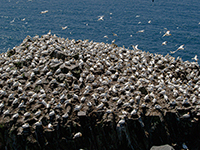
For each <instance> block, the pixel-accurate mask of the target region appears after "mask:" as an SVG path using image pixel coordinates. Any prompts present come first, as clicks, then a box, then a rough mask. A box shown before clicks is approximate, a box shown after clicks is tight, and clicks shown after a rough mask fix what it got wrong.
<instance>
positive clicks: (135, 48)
mask: <svg viewBox="0 0 200 150" xmlns="http://www.w3.org/2000/svg"><path fill="white" fill-rule="evenodd" d="M131 46H132V47H133V49H134V50H136V51H137V50H139V49H138V44H137V45H135V46H134V45H131Z"/></svg>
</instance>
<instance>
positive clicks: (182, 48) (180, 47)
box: [170, 44, 184, 54]
mask: <svg viewBox="0 0 200 150" xmlns="http://www.w3.org/2000/svg"><path fill="white" fill-rule="evenodd" d="M183 46H184V44H183V45H181V46H179V48H178V49H177V50H175V51H170V53H172V54H174V53H176V52H177V51H178V50H184V47H183Z"/></svg>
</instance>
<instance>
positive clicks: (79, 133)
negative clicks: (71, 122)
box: [73, 132, 82, 139]
mask: <svg viewBox="0 0 200 150" xmlns="http://www.w3.org/2000/svg"><path fill="white" fill-rule="evenodd" d="M79 137H82V133H81V132H78V133H76V134H74V136H73V139H76V138H79Z"/></svg>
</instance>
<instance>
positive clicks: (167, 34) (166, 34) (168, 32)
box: [162, 30, 171, 37]
mask: <svg viewBox="0 0 200 150" xmlns="http://www.w3.org/2000/svg"><path fill="white" fill-rule="evenodd" d="M170 35H171V34H170V31H169V30H167V32H165V34H164V35H163V36H162V37H164V36H170Z"/></svg>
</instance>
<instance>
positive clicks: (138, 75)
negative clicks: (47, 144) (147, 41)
mask: <svg viewBox="0 0 200 150" xmlns="http://www.w3.org/2000/svg"><path fill="white" fill-rule="evenodd" d="M199 74H200V72H199V65H198V63H197V62H189V61H185V62H183V60H182V59H181V58H179V57H178V58H174V57H172V56H170V55H166V56H163V55H160V54H152V53H149V52H145V51H142V50H139V49H133V50H130V49H126V48H124V47H117V45H116V44H107V43H98V42H93V41H88V40H83V41H82V40H77V41H76V40H74V39H72V40H69V39H64V38H60V37H57V36H56V35H51V34H46V35H43V36H41V37H39V36H35V37H32V38H31V37H30V36H27V37H26V38H25V39H24V40H23V42H22V43H21V44H20V45H19V46H16V47H14V48H13V49H11V50H8V51H7V52H6V53H2V54H1V55H0V115H1V117H0V118H1V122H4V123H8V122H10V121H14V122H15V124H14V125H13V127H12V128H16V129H17V131H18V133H20V132H21V133H22V132H23V131H25V130H27V129H30V130H33V129H35V128H36V127H38V126H42V127H43V128H45V129H47V130H53V128H55V126H54V120H56V119H60V120H62V121H63V122H64V121H66V120H68V119H72V118H75V117H76V116H78V115H88V114H89V113H91V112H93V111H102V112H104V113H105V114H108V115H109V114H113V113H114V114H115V115H116V116H117V124H118V125H119V126H120V125H122V124H124V123H125V122H126V118H139V120H140V122H141V125H143V122H142V119H141V117H140V116H141V115H142V114H143V115H144V110H145V113H151V112H160V111H162V112H166V111H177V112H178V110H180V109H184V110H186V111H184V113H180V114H179V117H180V118H189V119H194V118H195V117H196V116H197V115H199V112H198V111H199V110H200V109H199V108H200V107H199V106H200V105H199V104H200V103H199V102H200V101H199V99H200V93H199V91H200V80H199V79H200V77H199ZM188 108H190V109H188ZM191 108H192V109H193V110H194V109H195V110H196V111H195V113H194V112H191V110H192V109H191ZM44 118H46V119H44ZM80 136H82V133H80V132H76V133H74V136H73V139H75V138H78V137H80Z"/></svg>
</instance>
